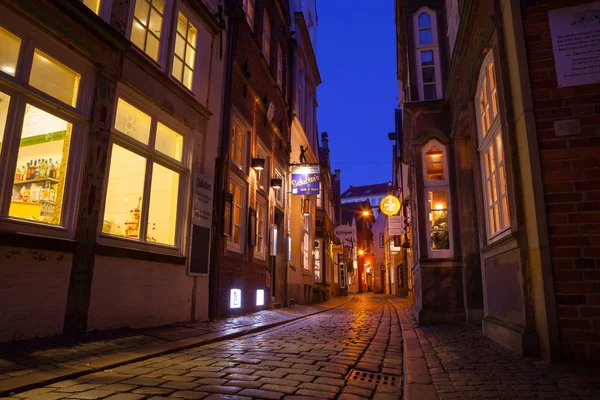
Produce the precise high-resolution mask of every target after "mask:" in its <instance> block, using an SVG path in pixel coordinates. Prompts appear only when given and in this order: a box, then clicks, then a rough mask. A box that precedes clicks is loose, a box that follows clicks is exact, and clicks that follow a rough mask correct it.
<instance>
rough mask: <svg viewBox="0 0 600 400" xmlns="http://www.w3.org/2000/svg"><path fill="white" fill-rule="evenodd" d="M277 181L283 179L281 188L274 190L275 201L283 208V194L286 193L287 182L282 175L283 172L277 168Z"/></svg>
mask: <svg viewBox="0 0 600 400" xmlns="http://www.w3.org/2000/svg"><path fill="white" fill-rule="evenodd" d="M275 179H281V188H280V189H273V192H274V195H275V201H276V202H277V204H279V205H281V206H282V205H283V193H284V191H285V180H284V178H283V174H282V173H281V171H280V170H279V169H278V168H275Z"/></svg>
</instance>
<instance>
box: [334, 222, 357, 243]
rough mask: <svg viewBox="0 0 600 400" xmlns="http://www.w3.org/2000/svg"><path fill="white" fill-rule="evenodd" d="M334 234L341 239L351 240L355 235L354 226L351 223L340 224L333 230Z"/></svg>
mask: <svg viewBox="0 0 600 400" xmlns="http://www.w3.org/2000/svg"><path fill="white" fill-rule="evenodd" d="M333 234H334V235H335V236H336V237H337V238H338V239H340V240H351V239H352V237H353V236H354V227H352V226H350V225H338V226H336V227H335V229H334V230H333Z"/></svg>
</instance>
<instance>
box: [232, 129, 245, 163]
mask: <svg viewBox="0 0 600 400" xmlns="http://www.w3.org/2000/svg"><path fill="white" fill-rule="evenodd" d="M244 153H245V151H244V132H243V131H242V130H241V129H240V128H239V127H238V126H237V125H234V124H232V125H231V150H230V155H229V156H230V158H231V162H232V163H233V164H235V165H237V166H238V167H239V168H240V169H242V170H243V169H244Z"/></svg>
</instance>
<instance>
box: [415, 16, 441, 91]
mask: <svg viewBox="0 0 600 400" xmlns="http://www.w3.org/2000/svg"><path fill="white" fill-rule="evenodd" d="M423 13H425V14H427V15H429V18H430V21H431V35H432V43H431V44H423V45H422V44H421V43H420V36H419V32H420V28H419V16H420V15H421V14H423ZM413 37H414V45H415V49H414V51H415V53H414V54H415V64H416V65H415V66H416V68H415V69H416V72H417V88H418V93H419V100H420V101H432V100H437V99H441V98H442V97H443V92H442V73H441V66H440V51H439V36H438V27H437V15H436V13H435V12H434V11H432V10H431V9H429V8H428V7H421V8H419V9H418V10H417V12H415V13H414V14H413ZM423 51H432V52H433V68H434V70H435V89H436V91H435V92H436V98H434V99H427V100H425V94H424V92H425V90H424V82H423V65H422V63H421V52H423Z"/></svg>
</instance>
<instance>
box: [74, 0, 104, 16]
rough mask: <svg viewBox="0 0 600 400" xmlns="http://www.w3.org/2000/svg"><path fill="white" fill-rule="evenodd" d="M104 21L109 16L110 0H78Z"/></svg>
mask: <svg viewBox="0 0 600 400" xmlns="http://www.w3.org/2000/svg"><path fill="white" fill-rule="evenodd" d="M79 1H81V2H82V3H83V4H85V5H86V6H87V7H88V8H89V9H90V10H92V11H93V12H94V13H95V14H96V15H98V16H100V17H101V18H102V19H104V20H105V21H108V20H109V18H110V8H111V6H112V0H79Z"/></svg>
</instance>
